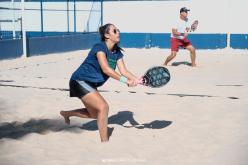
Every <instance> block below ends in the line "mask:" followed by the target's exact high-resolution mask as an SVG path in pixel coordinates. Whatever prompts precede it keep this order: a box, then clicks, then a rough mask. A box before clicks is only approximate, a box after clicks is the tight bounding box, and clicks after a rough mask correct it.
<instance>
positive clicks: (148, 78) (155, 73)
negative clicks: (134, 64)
mask: <svg viewBox="0 0 248 165" xmlns="http://www.w3.org/2000/svg"><path fill="white" fill-rule="evenodd" d="M169 81H170V72H169V70H168V69H167V68H165V67H163V66H154V67H151V68H150V69H148V70H147V71H146V72H145V74H144V75H143V76H142V77H141V79H140V83H139V84H142V85H145V86H148V87H151V88H159V87H162V86H164V85H166V84H167V83H168V82H169Z"/></svg>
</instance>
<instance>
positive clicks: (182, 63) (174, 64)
mask: <svg viewBox="0 0 248 165" xmlns="http://www.w3.org/2000/svg"><path fill="white" fill-rule="evenodd" d="M178 65H187V66H191V63H189V62H187V61H180V62H173V63H172V64H171V66H178Z"/></svg>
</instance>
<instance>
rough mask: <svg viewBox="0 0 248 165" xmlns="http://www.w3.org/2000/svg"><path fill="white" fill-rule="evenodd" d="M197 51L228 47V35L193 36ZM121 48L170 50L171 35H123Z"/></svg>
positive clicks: (192, 40)
mask: <svg viewBox="0 0 248 165" xmlns="http://www.w3.org/2000/svg"><path fill="white" fill-rule="evenodd" d="M189 39H190V41H191V42H192V44H193V45H194V47H195V48H197V49H221V48H225V47H226V46H227V35H226V34H191V35H190V36H189ZM121 46H122V47H126V48H151V47H159V48H167V49H168V48H170V34H169V33H121Z"/></svg>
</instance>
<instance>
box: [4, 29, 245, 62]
mask: <svg viewBox="0 0 248 165" xmlns="http://www.w3.org/2000/svg"><path fill="white" fill-rule="evenodd" d="M189 39H190V41H191V42H192V44H193V45H194V47H195V48H196V49H222V48H226V47H227V34H191V35H190V36H189ZM99 41H100V38H99V34H98V33H70V34H69V33H66V32H65V33H61V32H59V33H58V32H49V33H48V32H47V33H44V32H43V33H40V32H28V33H27V54H28V56H35V55H42V54H49V53H59V52H66V51H74V50H82V49H90V48H91V47H92V46H93V44H95V43H96V42H99ZM230 46H231V48H233V49H248V34H231V35H230ZM121 47H123V48H151V47H158V48H166V49H169V48H170V34H169V33H121ZM21 55H22V40H21V39H16V40H0V60H1V59H9V58H17V57H21Z"/></svg>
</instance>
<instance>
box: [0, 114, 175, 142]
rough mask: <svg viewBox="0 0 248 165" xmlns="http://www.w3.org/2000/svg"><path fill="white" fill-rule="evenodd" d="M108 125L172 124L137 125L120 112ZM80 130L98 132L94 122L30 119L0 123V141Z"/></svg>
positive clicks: (162, 124) (157, 123)
mask: <svg viewBox="0 0 248 165" xmlns="http://www.w3.org/2000/svg"><path fill="white" fill-rule="evenodd" d="M108 121H109V124H118V125H121V126H123V127H125V128H137V129H144V128H149V129H162V128H165V127H167V126H169V125H170V124H171V123H172V122H171V121H165V120H155V121H152V122H150V123H144V124H139V123H138V122H137V121H136V120H135V119H134V118H133V113H132V112H130V111H121V112H118V113H117V114H115V115H112V116H110V117H109V120H108ZM127 121H128V122H129V123H130V124H131V125H130V126H124V123H126V122H127ZM82 130H88V131H95V130H98V128H97V123H96V120H92V121H90V122H87V123H84V124H83V125H82V126H73V125H72V126H70V125H66V124H65V123H64V120H62V119H31V120H29V121H27V122H24V123H21V122H18V121H14V122H11V123H8V122H4V123H0V139H2V138H12V139H19V138H22V137H24V136H25V135H28V134H30V133H38V134H47V133H48V132H59V131H69V132H73V133H80V132H81V131H82ZM108 130H109V136H111V135H112V132H113V130H114V128H108Z"/></svg>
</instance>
